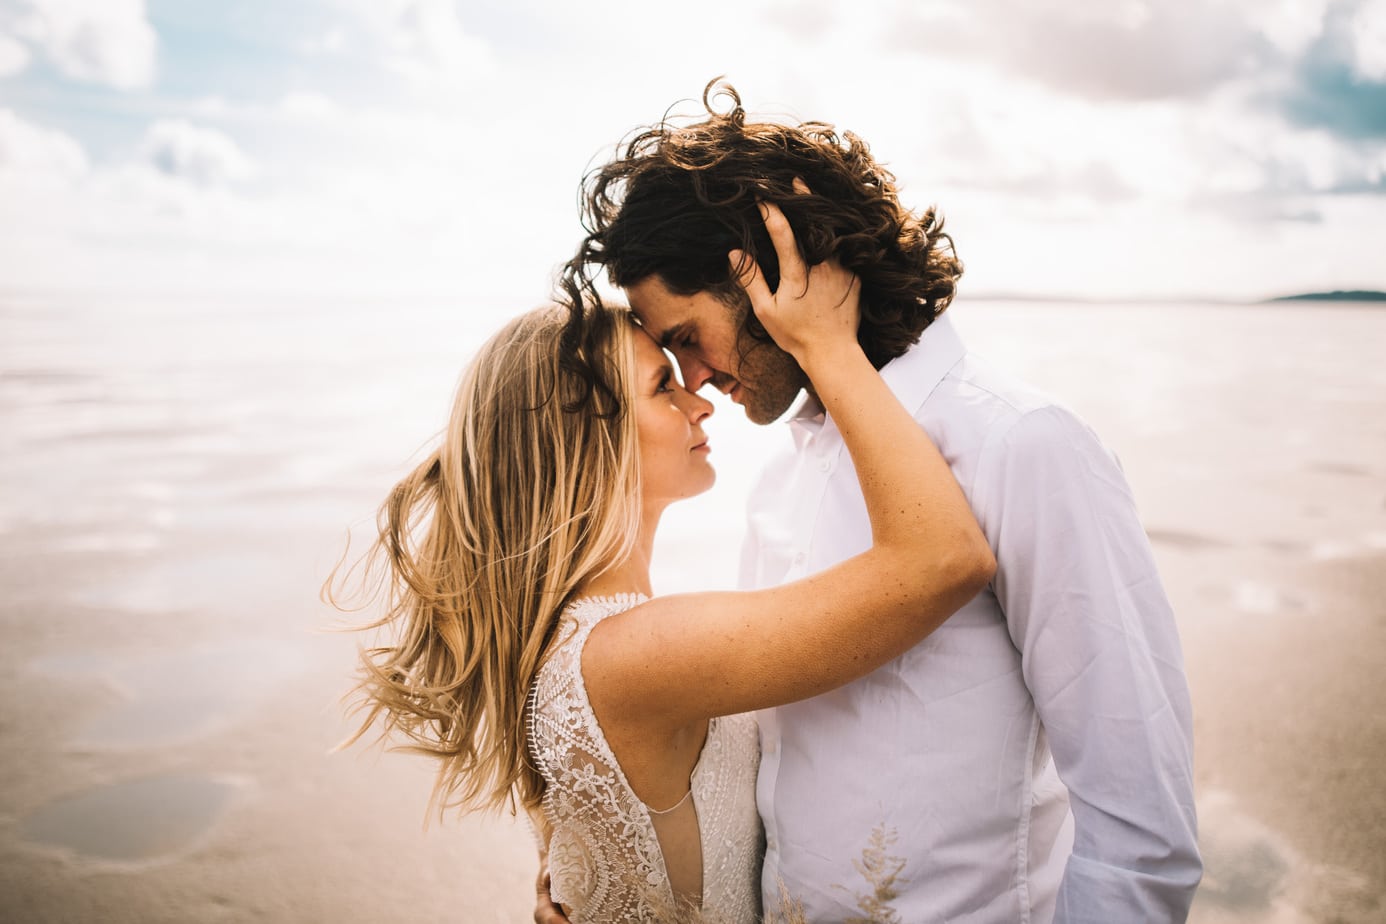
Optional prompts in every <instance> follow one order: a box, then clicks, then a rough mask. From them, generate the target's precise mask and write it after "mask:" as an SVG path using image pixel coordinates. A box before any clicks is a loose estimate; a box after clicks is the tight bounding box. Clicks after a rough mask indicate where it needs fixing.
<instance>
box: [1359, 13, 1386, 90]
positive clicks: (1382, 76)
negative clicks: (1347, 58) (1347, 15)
mask: <svg viewBox="0 0 1386 924" xmlns="http://www.w3.org/2000/svg"><path fill="white" fill-rule="evenodd" d="M1352 67H1353V71H1354V72H1355V73H1356V74H1357V76H1358V77H1360V78H1361V79H1363V80H1370V81H1374V82H1378V83H1379V82H1383V81H1386V0H1364V2H1363V3H1362V5H1361V6H1360V7H1358V9H1357V12H1356V13H1355V14H1354V15H1353V18H1352Z"/></svg>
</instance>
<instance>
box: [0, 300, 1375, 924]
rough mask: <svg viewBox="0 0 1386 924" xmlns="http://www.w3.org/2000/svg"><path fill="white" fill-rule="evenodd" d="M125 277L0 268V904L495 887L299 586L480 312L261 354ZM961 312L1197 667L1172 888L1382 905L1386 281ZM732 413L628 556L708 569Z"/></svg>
mask: <svg viewBox="0 0 1386 924" xmlns="http://www.w3.org/2000/svg"><path fill="white" fill-rule="evenodd" d="M126 307H127V308H128V310H126V311H125V312H124V313H121V312H119V311H115V312H114V313H108V314H100V315H93V314H91V313H90V311H89V310H88V308H87V307H86V306H82V305H74V304H70V303H67V302H63V301H61V300H56V301H55V300H49V301H43V300H33V299H31V300H28V301H23V300H21V301H15V300H13V299H11V300H9V301H5V300H3V299H0V424H2V425H3V426H4V428H5V431H6V433H7V439H6V442H5V443H4V444H3V446H0V478H2V479H3V482H4V483H5V485H6V491H5V494H4V497H3V499H0V551H2V552H3V554H0V588H2V589H3V598H2V599H3V605H2V606H0V626H3V633H4V644H3V646H0V703H3V704H4V705H3V707H0V774H3V776H2V777H0V779H3V787H0V920H4V921H10V920H13V921H24V922H30V921H33V922H45V921H53V922H58V921H62V922H70V921H103V922H107V921H112V922H122V921H130V922H163V921H169V922H172V921H187V920H198V921H389V920H400V919H409V920H417V921H466V922H473V921H479V922H485V921H523V920H527V919H528V917H529V912H530V908H531V904H532V902H531V899H530V894H531V881H532V878H533V872H534V858H533V857H534V851H533V846H532V843H531V839H530V835H529V832H528V830H527V829H526V827H525V826H524V825H523V824H519V823H516V822H515V821H514V820H513V819H510V818H508V817H500V818H476V817H472V818H462V819H459V818H455V817H451V818H449V819H447V820H446V821H445V822H444V823H441V824H440V823H437V822H435V823H433V824H432V825H431V827H430V828H429V829H428V830H426V831H425V830H424V829H423V822H424V818H425V808H426V803H427V799H428V792H429V789H430V786H431V782H432V778H431V775H432V769H431V767H430V766H429V765H428V764H427V762H426V761H424V760H423V759H421V758H417V757H413V756H410V755H396V754H381V753H379V752H378V751H374V750H370V749H367V748H360V747H358V748H355V749H353V750H351V751H348V752H346V753H340V754H331V753H329V751H330V749H331V747H332V745H333V744H335V743H336V742H337V741H339V740H340V739H341V737H342V736H343V735H344V734H345V732H346V731H347V728H348V726H347V724H346V722H345V721H344V719H343V717H342V714H341V709H340V706H339V703H338V697H339V696H340V695H341V694H342V693H343V692H344V690H345V688H346V686H347V684H348V676H349V674H350V671H351V669H352V664H353V659H354V646H355V644H356V641H357V640H356V639H355V638H353V637H351V636H347V635H340V634H332V633H327V632H324V631H322V629H323V627H324V626H327V625H329V624H330V623H331V622H332V621H333V618H334V616H333V613H332V612H331V611H330V610H328V609H327V608H326V607H324V606H323V605H322V604H321V603H320V602H319V601H318V600H317V597H316V595H317V589H318V584H319V583H320V581H321V579H322V577H323V576H325V575H326V573H327V572H328V571H329V570H330V568H331V566H332V564H333V563H334V561H335V560H336V556H337V555H338V553H339V552H340V548H341V540H342V537H343V530H344V529H345V527H346V526H347V525H348V524H352V523H358V524H359V523H360V522H361V521H362V520H364V519H368V518H369V517H370V515H371V514H372V511H373V508H374V504H375V503H376V501H377V500H378V499H379V497H380V496H381V494H382V491H383V488H384V487H385V486H387V485H388V484H389V483H390V481H391V480H392V479H393V478H394V477H397V476H398V475H399V474H400V473H401V472H402V470H403V465H404V463H405V461H406V458H407V456H408V454H409V452H410V451H411V450H412V449H414V448H415V447H416V446H418V445H420V444H421V443H422V442H423V441H424V440H425V439H426V438H427V436H428V434H429V433H430V432H431V430H432V428H433V427H434V426H436V425H437V423H438V422H439V421H441V415H442V414H443V413H445V409H446V400H447V397H448V394H449V393H450V391H451V388H452V384H453V381H454V379H455V377H456V374H457V371H458V368H459V365H460V356H461V355H465V352H466V349H467V346H466V345H467V344H469V343H474V342H475V340H476V337H477V336H478V334H479V332H478V331H474V330H470V329H468V330H461V329H459V330H455V331H451V332H448V334H449V336H440V337H438V338H436V342H430V343H429V344H419V343H417V342H416V341H415V340H413V339H410V338H407V337H404V336H396V335H394V334H392V333H391V329H390V328H389V327H387V326H383V325H380V324H379V322H378V321H377V320H375V318H376V317H377V314H378V312H377V309H376V307H375V306H363V307H362V309H361V311H360V312H359V313H358V314H349V315H347V316H345V317H343V316H342V315H341V314H340V313H337V314H333V315H332V321H333V325H332V327H331V329H330V331H331V332H330V336H327V337H326V338H325V339H321V338H320V340H319V341H317V342H316V345H315V346H312V347H300V348H299V349H298V350H297V351H295V350H290V349H288V348H287V347H285V346H284V345H283V344H279V345H277V346H273V347H269V348H267V347H266V346H265V345H264V343H263V338H261V337H260V336H259V334H260V332H261V331H264V330H278V329H280V328H281V327H282V326H283V324H284V323H285V322H284V320H283V313H282V312H281V313H278V314H274V313H269V312H265V313H263V314H262V315H260V316H255V315H254V314H247V313H245V312H242V311H236V312H223V313H215V312H213V313H212V322H210V323H211V326H212V328H214V329H215V331H216V333H217V338H216V340H217V342H215V343H213V344H210V345H207V346H202V347H199V346H196V345H195V342H194V341H191V340H189V339H188V337H189V335H191V334H192V333H195V332H196V331H199V330H203V329H204V328H206V327H207V326H208V324H209V322H208V321H207V319H206V318H205V317H204V318H202V319H200V320H199V319H198V318H197V316H196V315H191V316H189V315H187V313H186V312H183V311H182V310H181V309H180V308H179V307H178V306H168V307H167V310H165V309H162V308H157V307H156V308H146V307H145V306H126ZM209 310H210V309H209ZM294 310H295V311H297V312H298V314H296V315H292V316H291V318H296V319H297V320H294V321H293V323H294V324H296V325H298V327H299V328H301V329H305V330H307V329H314V330H315V329H316V328H315V326H314V319H315V317H316V316H315V315H314V314H313V312H314V311H317V310H318V309H317V308H316V307H314V306H297V307H295V309H294ZM419 310H420V311H423V310H425V309H423V308H420V309H419ZM161 312H162V313H161ZM957 312H958V313H957V323H958V325H959V327H960V328H961V329H962V331H963V333H964V335H965V337H967V339H968V340H969V341H970V343H971V345H972V346H973V348H974V349H975V350H977V351H978V352H981V353H983V354H984V355H987V356H989V357H991V358H992V359H993V360H994V361H995V362H996V363H997V364H998V365H1002V366H1005V367H1007V368H1009V369H1011V370H1012V371H1014V372H1016V373H1017V374H1019V375H1021V376H1023V377H1025V378H1027V379H1029V380H1031V381H1033V382H1035V383H1036V384H1039V385H1041V386H1042V387H1045V388H1047V389H1048V390H1050V391H1052V392H1054V393H1056V394H1059V395H1061V396H1063V397H1064V398H1065V400H1067V402H1068V403H1070V404H1071V405H1073V406H1074V407H1075V408H1076V409H1077V410H1078V411H1079V412H1080V413H1082V414H1083V415H1084V416H1085V417H1086V418H1088V419H1089V420H1090V421H1091V422H1092V423H1093V425H1094V426H1095V428H1096V429H1097V430H1098V432H1099V433H1100V434H1101V435H1102V436H1103V438H1104V440H1105V441H1106V442H1107V443H1108V444H1109V445H1111V446H1113V447H1114V448H1115V449H1116V450H1117V451H1118V452H1119V454H1120V455H1121V458H1122V461H1123V463H1124V465H1125V468H1126V470H1127V473H1128V475H1129V476H1130V479H1131V482H1132V485H1133V487H1134V488H1135V490H1136V494H1137V497H1138V499H1139V501H1140V503H1141V507H1142V512H1143V515H1144V518H1145V521H1146V524H1147V527H1148V531H1149V532H1150V535H1151V538H1152V541H1153V543H1154V547H1155V549H1156V554H1157V556H1158V558H1159V561H1160V565H1161V569H1162V573H1163V575H1164V578H1165V582H1166V587H1167V589H1168V591H1169V593H1170V596H1171V598H1172V600H1173V602H1174V605H1175V609H1176V611H1177V613H1178V615H1179V620H1180V629H1181V633H1182V637H1183V641H1184V647H1185V654H1186V659H1187V662H1188V670H1189V678H1190V684H1191V687H1192V689H1193V694H1194V704H1195V711H1196V719H1195V721H1196V736H1197V742H1196V744H1197V773H1198V782H1199V799H1200V811H1201V827H1202V842H1203V847H1204V851H1205V858H1206V861H1207V877H1206V880H1205V884H1204V886H1203V888H1202V890H1201V892H1200V894H1199V898H1198V901H1197V902H1196V905H1195V912H1194V917H1193V920H1195V921H1197V922H1202V924H1224V922H1229V924H1230V922H1258V924H1259V922H1271V924H1300V922H1342V924H1358V922H1368V921H1378V920H1381V919H1382V917H1383V916H1386V908H1383V902H1384V901H1386V795H1383V787H1382V783H1383V782H1386V775H1384V774H1383V771H1382V770H1381V767H1382V766H1383V758H1386V685H1383V684H1381V683H1380V681H1379V680H1378V679H1377V671H1378V670H1379V668H1378V665H1379V663H1380V661H1381V658H1382V655H1383V653H1386V602H1384V601H1386V413H1384V412H1386V370H1383V369H1382V368H1380V367H1379V358H1378V357H1379V353H1380V345H1381V344H1383V343H1386V312H1381V311H1376V312H1372V311H1368V310H1363V309H1356V310H1354V309H1349V308H1304V307H1294V308H1274V309H1250V308H1226V307H1216V306H1205V307H1194V306H1174V307H1170V306H1158V307H1154V306H1121V307H1113V308H1110V309H1104V308H1103V307H1101V306H1083V305H1064V306H1054V305H1042V306H1037V305H1015V304H1011V305H1005V304H996V305H983V304H978V305H966V304H960V305H959V307H958V309H957ZM154 330H158V331H160V332H162V333H161V335H162V336H164V337H165V338H166V339H165V340H163V341H159V342H153V341H152V339H151V338H152V334H151V331H154ZM170 331H172V332H171V333H170ZM204 339H205V338H204ZM190 343H194V345H192V346H189V344H190ZM733 413H734V412H733V411H732V409H731V408H729V407H727V406H722V407H720V408H719V414H718V416H717V417H715V418H714V421H713V422H712V424H711V425H710V426H709V430H710V432H711V434H712V438H713V442H714V445H715V449H714V453H715V455H714V458H715V461H716V462H717V463H718V464H719V467H720V468H721V470H722V479H721V484H720V485H719V487H718V489H717V490H716V492H714V494H713V495H712V496H711V497H709V498H707V499H705V500H704V502H703V503H702V505H701V506H700V505H687V506H686V507H685V508H684V509H682V510H680V511H677V512H676V513H674V514H671V517H670V519H669V522H668V523H667V524H666V530H665V536H664V537H663V538H662V541H661V559H660V561H659V563H658V565H657V569H656V571H657V573H656V579H657V582H658V583H659V585H660V589H661V590H665V591H675V590H682V589H691V588H697V587H703V588H706V587H722V586H729V585H730V584H731V582H732V581H733V580H734V566H735V547H736V536H737V530H738V523H737V513H736V510H737V507H738V505H739V503H740V496H741V494H742V493H744V489H745V485H746V483H747V482H748V480H749V477H750V472H751V470H752V469H753V467H754V460H755V459H756V458H757V457H758V455H759V454H760V453H761V452H763V451H764V447H765V446H766V445H767V441H768V440H769V439H771V438H772V437H771V436H770V435H769V434H767V433H765V432H763V431H756V430H752V429H751V428H750V427H749V426H748V425H746V424H744V422H741V421H738V420H736V418H735V417H734V416H733Z"/></svg>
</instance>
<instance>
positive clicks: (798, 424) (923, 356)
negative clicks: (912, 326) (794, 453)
mask: <svg viewBox="0 0 1386 924" xmlns="http://www.w3.org/2000/svg"><path fill="white" fill-rule="evenodd" d="M966 353H967V347H966V346H964V345H963V342H962V338H961V337H959V336H958V332H957V331H956V330H954V329H953V322H952V321H951V320H950V319H949V317H948V315H947V314H943V315H940V316H939V317H937V318H935V319H934V320H933V322H932V323H930V324H929V326H928V327H926V328H925V329H924V333H923V334H921V335H920V337H919V342H918V343H916V344H915V345H914V346H912V347H910V348H909V349H908V350H906V351H905V352H904V353H903V354H902V355H900V356H897V357H895V358H894V359H892V360H891V361H890V362H888V363H886V364H885V367H884V368H882V369H881V378H883V379H885V383H886V385H887V386H889V388H890V390H891V392H892V393H893V394H894V395H895V397H896V398H897V399H899V401H900V403H901V404H902V405H904V406H905V409H906V410H907V411H909V412H910V413H911V414H914V413H917V412H918V410H919V409H920V408H921V407H923V405H924V401H925V399H927V398H928V397H929V395H931V394H933V391H934V389H935V388H937V387H938V384H939V383H940V382H942V381H943V377H944V376H945V375H947V374H948V370H949V369H952V368H953V367H954V366H956V365H957V364H958V361H959V360H961V359H962V358H963V356H964V355H965V354H966ZM789 431H790V433H791V434H792V435H793V437H794V448H795V449H798V450H802V449H803V448H804V446H805V445H807V444H808V443H809V441H811V440H813V439H814V438H815V437H817V436H819V435H820V434H822V433H828V432H830V433H837V426H836V425H835V424H834V423H833V422H832V421H831V420H829V419H827V415H826V414H825V413H824V411H823V405H822V404H821V403H820V402H819V401H818V399H817V398H815V397H814V396H813V395H811V394H807V393H806V394H804V396H803V397H802V398H800V400H799V403H798V404H797V405H795V407H794V409H793V410H792V411H791V412H790V416H789Z"/></svg>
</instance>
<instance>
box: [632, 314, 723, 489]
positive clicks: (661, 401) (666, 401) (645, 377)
mask: <svg viewBox="0 0 1386 924" xmlns="http://www.w3.org/2000/svg"><path fill="white" fill-rule="evenodd" d="M633 335H634V338H635V426H636V430H637V432H638V434H639V439H640V478H641V482H642V484H643V488H644V498H643V499H644V502H645V506H646V509H651V508H654V509H659V508H662V507H664V506H665V505H666V504H669V503H671V502H672V501H676V500H682V499H683V498H685V497H692V496H693V495H695V494H701V493H702V492H704V491H706V490H707V489H708V488H710V487H712V483H713V482H714V481H715V480H716V478H717V473H716V472H714V471H713V469H712V463H711V462H709V461H708V453H709V452H710V450H709V448H708V442H707V436H706V435H705V434H704V433H703V428H702V423H703V420H704V419H705V418H707V416H708V415H709V414H711V413H712V404H711V403H710V402H708V401H707V400H706V399H705V398H700V397H698V396H697V395H695V394H693V393H692V392H689V391H688V390H686V389H685V388H684V387H683V386H682V385H681V384H679V381H678V379H676V378H674V367H673V366H672V365H671V364H670V362H669V359H668V357H667V356H665V354H664V351H663V350H661V349H660V348H659V347H658V346H657V345H656V344H655V342H654V341H653V340H651V339H650V335H649V334H647V333H645V332H644V331H643V330H639V329H636V330H635V331H634V332H633Z"/></svg>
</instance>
